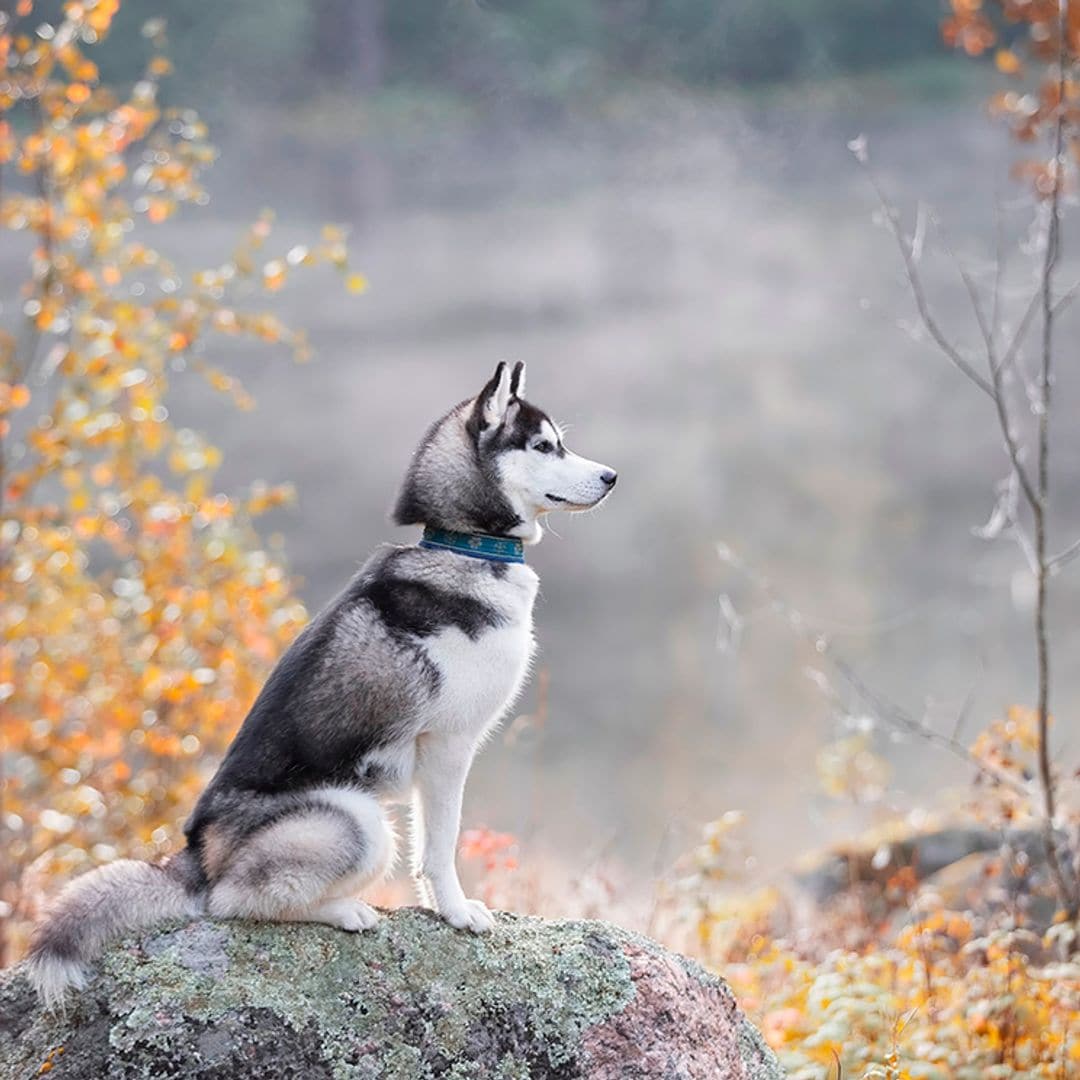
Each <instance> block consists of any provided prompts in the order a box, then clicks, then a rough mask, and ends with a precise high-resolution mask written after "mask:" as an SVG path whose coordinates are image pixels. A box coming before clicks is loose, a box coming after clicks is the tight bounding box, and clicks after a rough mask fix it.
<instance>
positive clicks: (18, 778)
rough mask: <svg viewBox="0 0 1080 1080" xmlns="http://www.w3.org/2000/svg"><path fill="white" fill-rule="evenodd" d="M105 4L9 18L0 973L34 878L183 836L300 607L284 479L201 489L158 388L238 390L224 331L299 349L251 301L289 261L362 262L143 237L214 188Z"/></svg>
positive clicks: (200, 144) (199, 470) (329, 254)
mask: <svg viewBox="0 0 1080 1080" xmlns="http://www.w3.org/2000/svg"><path fill="white" fill-rule="evenodd" d="M119 6H120V4H119V0H81V2H78V3H76V2H69V3H65V4H64V5H63V8H62V17H61V18H60V19H59V20H58V21H57V22H56V23H55V25H53V24H49V23H43V22H42V21H41V19H40V17H39V16H37V15H36V14H35V13H34V11H33V6H32V5H31V4H29V3H26V2H24V3H22V4H20V5H19V7H18V9H17V11H16V14H15V15H13V16H9V15H7V14H3V13H0V229H3V230H4V231H6V232H9V233H13V234H17V235H18V236H19V237H22V238H23V240H24V242H25V249H26V252H27V266H26V270H27V272H26V279H25V282H24V284H23V285H22V288H21V292H20V293H19V294H18V295H17V296H14V297H11V298H10V299H11V300H14V301H15V302H14V303H11V302H7V303H5V306H4V307H3V309H0V310H2V311H3V312H4V313H5V315H6V318H7V324H6V325H3V324H0V499H2V501H0V512H2V518H0V594H2V596H3V605H2V608H0V709H2V718H0V720H2V722H0V762H2V771H0V785H2V788H0V793H2V806H0V848H2V850H3V852H4V858H3V860H2V862H0V963H3V962H4V961H5V960H10V959H13V958H14V957H15V956H16V955H17V952H18V946H19V945H20V944H21V943H22V941H23V940H24V937H25V930H26V927H27V925H28V920H29V918H30V917H31V916H32V915H33V913H34V909H35V907H36V905H37V901H38V898H39V897H40V895H41V893H42V892H43V891H44V889H43V887H44V885H45V881H46V879H47V878H49V877H51V876H53V875H65V876H66V875H69V874H71V873H73V872H75V871H77V870H80V869H83V868H85V867H86V866H87V865H89V864H91V863H92V862H98V861H104V860H108V859H111V858H114V857H116V856H118V855H132V856H135V857H140V858H149V857H154V856H156V855H158V854H160V853H161V852H163V851H164V850H166V849H167V848H169V847H170V846H171V845H173V844H175V842H176V839H177V830H178V827H179V824H180V823H181V822H182V820H183V818H184V815H185V813H186V812H187V810H188V809H189V808H190V807H191V805H192V803H193V800H194V799H195V797H196V795H197V793H198V790H199V788H200V785H201V784H202V783H203V780H204V778H205V777H204V774H205V773H206V771H207V769H208V768H209V767H210V766H211V765H212V764H213V762H214V760H215V758H216V756H217V755H219V754H220V753H221V751H222V750H223V749H224V747H225V746H226V744H227V743H228V741H229V739H230V737H231V736H232V734H233V732H234V731H235V729H236V727H237V725H238V724H239V723H240V721H241V719H242V718H243V716H244V714H245V712H246V710H247V708H248V706H249V705H250V703H251V701H252V699H253V697H254V695H255V694H256V693H257V691H258V689H259V687H260V685H261V683H262V681H263V679H264V678H265V676H266V675H267V673H268V671H269V669H270V667H271V665H272V664H273V662H274V660H275V658H276V657H277V656H278V654H279V653H280V651H281V650H282V649H283V647H284V646H285V645H286V644H287V643H288V642H289V641H290V640H291V639H292V638H293V637H294V636H295V634H296V633H297V631H298V630H299V628H300V627H301V626H302V625H303V623H304V621H305V619H306V614H305V611H304V608H303V606H302V604H301V603H300V601H299V600H298V599H297V597H296V595H295V593H294V591H293V585H292V583H291V581H290V579H289V576H288V574H287V572H286V569H285V567H284V566H283V564H282V561H281V558H280V557H279V555H278V554H276V553H274V552H272V551H267V550H265V548H264V546H263V545H262V543H261V541H260V538H259V536H258V534H257V532H256V530H255V528H254V525H253V519H254V518H255V516H256V515H258V514H261V513H263V512H265V511H266V510H269V509H271V508H273V507H275V506H278V505H280V504H282V503H283V502H285V501H287V500H288V499H289V497H290V493H289V491H288V490H287V489H284V488H271V487H267V486H265V485H263V486H256V487H255V488H254V489H253V490H252V491H251V492H250V493H249V494H248V495H246V496H244V497H242V498H230V497H228V496H226V495H225V494H222V493H220V492H218V491H216V490H215V487H214V473H215V470H216V469H217V467H218V465H219V464H220V462H221V454H220V452H219V451H218V450H217V449H216V448H215V447H214V446H212V445H211V444H210V443H209V442H207V440H206V439H205V438H204V437H203V436H202V435H200V434H199V433H197V432H194V431H191V430H188V429H184V428H179V427H176V426H174V424H173V423H172V421H171V418H170V413H169V407H168V404H167V401H168V391H169V384H170V382H171V381H172V380H173V379H176V378H185V377H191V376H192V375H193V374H198V375H201V376H202V377H203V378H205V379H206V380H207V381H208V382H209V383H210V384H211V385H212V386H214V387H215V388H216V389H218V390H219V391H221V392H222V393H225V394H228V395H230V396H231V397H232V398H233V399H234V400H235V401H236V402H237V403H238V404H239V405H241V406H248V405H250V404H251V402H250V399H249V398H248V396H247V395H246V393H245V392H244V390H243V387H242V386H240V384H239V383H238V382H237V380H236V379H235V378H234V377H232V376H231V375H228V374H226V373H225V372H223V371H221V370H219V369H218V368H217V367H216V366H214V365H213V364H212V363H211V362H210V357H211V356H212V353H213V351H214V349H215V346H216V344H217V343H219V342H220V341H222V340H223V339H225V338H230V337H238V336H246V337H248V338H251V339H253V340H256V341H264V342H267V343H271V344H275V343H276V344H283V345H285V346H286V347H287V348H289V349H291V350H292V352H293V353H294V354H295V355H296V356H297V357H298V358H300V359H304V358H306V356H307V355H308V351H309V350H308V345H307V342H306V339H305V337H304V335H303V334H302V333H301V332H298V331H294V330H292V329H290V328H289V327H287V326H285V325H284V324H283V323H281V322H280V321H279V320H278V319H277V318H276V317H275V316H274V315H273V314H271V313H268V312H263V311H250V310H247V309H246V308H245V307H243V306H242V305H241V303H240V299H239V296H240V293H241V292H242V291H243V290H244V289H246V290H247V291H248V292H251V291H252V286H255V287H258V286H260V285H261V284H267V285H269V286H271V287H275V288H276V287H277V286H278V285H280V284H282V282H283V280H284V276H285V273H286V272H287V270H289V269H291V268H292V267H293V266H296V265H305V266H309V265H313V264H320V263H321V264H324V265H329V266H330V267H332V268H334V269H336V270H337V271H338V272H340V273H341V275H342V277H343V279H344V284H345V287H346V288H347V289H349V290H352V288H353V279H354V278H355V277H356V275H355V274H354V273H351V272H350V270H349V267H348V265H347V253H346V248H345V242H344V237H343V235H342V233H341V231H340V230H337V229H333V228H327V229H326V230H324V233H323V235H322V237H321V239H320V241H319V242H318V243H317V244H315V245H313V246H312V247H311V248H310V249H307V248H305V249H304V251H303V257H302V258H295V257H293V256H294V253H293V252H290V255H289V257H287V258H286V259H285V260H271V261H270V262H269V263H268V264H267V265H268V266H274V267H276V266H278V265H279V264H280V266H281V267H282V270H281V271H280V272H279V271H277V270H276V269H275V271H274V274H273V278H274V280H273V281H268V280H267V278H268V277H269V276H270V275H269V274H268V272H267V271H266V270H264V269H261V268H260V267H259V266H258V255H259V251H260V249H261V248H262V247H263V245H264V243H265V241H266V239H267V237H268V236H269V234H270V230H271V218H270V216H269V215H267V214H264V215H263V216H262V217H261V218H260V219H259V220H258V221H257V222H256V224H255V226H254V227H253V228H252V229H251V230H250V232H249V233H248V234H247V235H246V236H245V237H244V238H243V239H242V240H241V242H240V244H239V245H238V247H237V248H236V250H235V251H234V252H233V253H232V255H231V256H230V257H229V258H227V259H225V260H224V261H222V262H220V263H217V264H215V265H213V266H211V267H210V268H209V269H206V270H204V271H201V272H199V273H195V274H193V275H190V276H185V275H183V274H181V273H180V272H179V271H178V270H177V269H176V268H175V267H174V266H173V265H172V264H171V263H170V262H169V260H168V259H167V258H166V257H165V256H164V255H163V254H161V253H160V252H159V251H158V250H157V249H156V248H155V247H153V246H151V245H150V243H149V242H148V241H147V239H146V235H147V233H148V232H149V231H150V226H153V225H156V224H158V223H160V222H163V221H166V220H167V219H169V218H171V217H173V216H174V215H177V214H179V213H181V212H183V211H184V209H185V208H189V209H190V208H197V207H199V206H201V205H203V204H204V203H205V202H206V201H207V196H206V192H205V189H204V187H203V183H202V176H203V172H204V170H205V169H206V168H207V166H209V165H210V164H211V163H212V162H213V160H214V157H215V155H216V151H215V150H214V148H213V147H212V146H211V145H210V144H209V143H208V141H207V132H206V128H205V126H204V125H203V123H202V122H201V121H200V120H199V118H198V116H196V115H195V114H194V113H193V112H191V111H190V110H187V109H165V108H163V107H161V105H160V104H159V100H158V99H159V93H158V86H159V81H160V79H161V78H163V77H164V76H166V75H167V74H168V73H169V71H170V70H171V67H170V65H169V62H168V61H167V60H166V59H165V58H164V56H162V55H161V49H162V48H163V46H164V24H163V23H162V22H161V21H160V20H154V21H153V22H151V23H149V24H147V26H146V27H145V29H144V35H145V37H146V39H147V42H148V53H149V54H150V55H149V58H148V61H147V65H146V68H145V72H144V75H143V77H142V78H141V79H140V80H139V81H138V82H137V83H136V84H135V85H134V86H133V87H131V88H130V90H129V91H128V92H127V93H124V94H121V93H119V92H118V91H117V90H116V89H114V88H112V87H109V86H107V85H105V84H103V83H102V81H101V79H100V73H99V71H98V67H97V65H96V64H95V63H94V62H93V61H91V60H90V59H88V57H87V55H86V52H87V51H88V50H89V49H90V48H91V46H92V45H93V43H95V42H97V41H100V40H101V39H102V38H103V37H104V36H105V35H106V34H107V33H108V31H109V27H110V24H111V22H112V19H113V17H114V16H115V15H116V13H117V10H118V8H119ZM12 242H13V241H9V243H12ZM294 250H295V249H294ZM278 279H280V280H278Z"/></svg>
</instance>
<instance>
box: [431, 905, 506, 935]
mask: <svg viewBox="0 0 1080 1080" xmlns="http://www.w3.org/2000/svg"><path fill="white" fill-rule="evenodd" d="M439 914H440V915H441V916H442V917H443V918H444V919H445V920H446V921H447V922H448V923H449V924H450V925H451V926H452V927H454V929H455V930H470V931H472V933H474V934H486V933H488V931H490V930H494V929H495V916H494V915H492V914H491V912H490V911H488V909H487V908H486V907H485V906H484V905H483V904H482V903H481V902H480V901H479V900H466V901H465V902H464V903H463V904H462V905H461V906H460V907H453V908H444V909H443V910H442V911H440V912H439Z"/></svg>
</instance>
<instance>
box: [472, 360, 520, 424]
mask: <svg viewBox="0 0 1080 1080" xmlns="http://www.w3.org/2000/svg"><path fill="white" fill-rule="evenodd" d="M510 378H511V377H510V365H509V364H508V363H507V362H506V361H505V360H500V361H499V364H498V367H496V368H495V374H494V375H492V376H491V378H490V379H488V381H487V385H485V387H484V389H483V390H481V391H480V396H479V397H478V398H477V399H476V418H477V420H478V421H479V425H478V426H479V428H480V430H481V431H485V430H487V429H488V428H496V427H498V426H499V425H500V424H501V423H502V422H503V420H505V419H506V410H507V408H508V407H509V405H510V395H511V390H510Z"/></svg>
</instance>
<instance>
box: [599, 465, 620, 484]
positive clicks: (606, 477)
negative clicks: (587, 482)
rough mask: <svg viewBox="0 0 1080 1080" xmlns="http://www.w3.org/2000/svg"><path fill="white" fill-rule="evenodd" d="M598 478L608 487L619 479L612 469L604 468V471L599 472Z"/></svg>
mask: <svg viewBox="0 0 1080 1080" xmlns="http://www.w3.org/2000/svg"><path fill="white" fill-rule="evenodd" d="M600 479H601V480H603V481H604V483H605V484H607V486H608V487H614V486H615V481H616V480H618V479H619V474H618V473H617V472H615V470H614V469H605V470H604V472H602V473H601V474H600Z"/></svg>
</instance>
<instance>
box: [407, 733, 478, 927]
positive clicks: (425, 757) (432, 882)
mask: <svg viewBox="0 0 1080 1080" xmlns="http://www.w3.org/2000/svg"><path fill="white" fill-rule="evenodd" d="M475 753H476V740H475V739H474V738H472V737H471V736H465V735H458V734H454V735H444V734H441V733H431V734H426V735H423V736H421V737H420V739H419V740H418V745H417V757H416V797H417V799H418V801H419V811H420V812H419V815H418V818H417V821H416V824H417V825H418V826H419V828H417V829H416V830H415V831H414V837H413V843H414V844H422V854H420V853H419V852H414V856H413V857H414V865H416V864H417V863H418V864H419V865H418V870H419V873H418V874H417V880H418V883H419V886H418V887H419V889H420V897H421V900H422V901H424V900H427V901H429V902H432V903H434V905H435V910H436V911H438V913H439V914H440V915H441V916H442V917H443V918H444V919H445V920H446V921H447V922H448V923H449V924H450V925H451V926H454V927H457V928H458V929H459V930H472V931H474V932H476V933H481V932H483V931H485V930H490V929H492V928H493V927H494V925H495V920H494V919H493V918H492V916H491V912H489V911H488V909H487V908H486V907H485V906H484V905H483V904H482V903H481V902H480V901H479V900H470V899H468V898H467V897H466V896H465V892H464V890H463V889H462V888H461V882H460V881H459V880H458V874H457V865H456V855H457V840H458V831H459V829H460V828H461V798H462V794H463V793H464V790H465V779H466V777H467V776H468V775H469V767H470V766H471V765H472V759H473V755H474V754H475ZM418 855H419V858H417V856H418ZM425 890H426V891H425Z"/></svg>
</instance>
